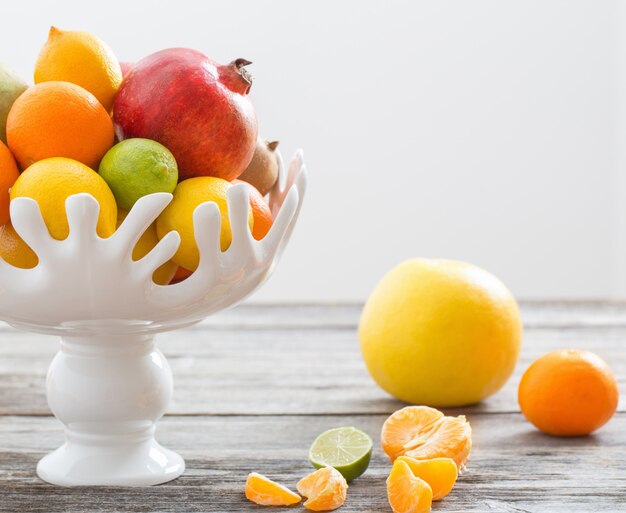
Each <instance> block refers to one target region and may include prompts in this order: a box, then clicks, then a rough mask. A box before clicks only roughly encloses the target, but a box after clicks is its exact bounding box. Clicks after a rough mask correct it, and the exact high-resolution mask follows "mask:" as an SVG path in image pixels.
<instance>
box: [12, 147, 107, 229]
mask: <svg viewBox="0 0 626 513" xmlns="http://www.w3.org/2000/svg"><path fill="white" fill-rule="evenodd" d="M80 192H87V193H89V194H91V195H92V196H93V197H94V198H95V199H96V200H97V201H98V203H99V204H100V213H99V216H98V225H97V227H96V231H97V232H98V235H100V237H109V236H110V235H111V234H112V233H113V232H114V231H115V227H116V222H117V205H116V203H115V197H114V196H113V193H112V192H111V189H109V186H108V185H107V184H106V182H105V181H104V180H103V179H102V177H101V176H100V175H99V174H98V173H96V172H95V171H94V170H93V169H91V168H89V167H87V166H86V165H85V164H81V163H80V162H78V161H76V160H72V159H67V158H63V157H52V158H49V159H44V160H40V161H39V162H35V163H34V164H33V165H32V166H30V167H29V168H28V169H26V170H25V171H24V172H23V173H22V174H21V175H20V176H19V178H18V179H17V180H16V182H15V183H14V184H13V187H11V200H14V199H15V198H19V197H22V196H24V197H27V198H32V199H34V200H35V201H37V203H38V204H39V208H40V210H41V214H42V216H43V219H44V221H45V222H46V226H47V227H48V230H49V231H50V235H52V236H53V237H54V238H55V239H59V240H62V239H65V238H66V237H67V236H68V234H69V225H68V223H67V215H66V213H65V200H66V199H67V198H68V197H69V196H71V195H72V194H78V193H80Z"/></svg>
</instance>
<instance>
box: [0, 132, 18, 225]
mask: <svg viewBox="0 0 626 513" xmlns="http://www.w3.org/2000/svg"><path fill="white" fill-rule="evenodd" d="M19 175H20V172H19V171H18V169H17V164H16V163H15V159H14V158H13V155H12V154H11V151H10V150H9V148H7V147H6V146H5V145H4V143H3V142H2V141H0V225H4V224H6V223H8V222H9V201H10V200H9V189H10V188H11V186H12V185H13V184H14V183H15V180H17V177H18V176H19Z"/></svg>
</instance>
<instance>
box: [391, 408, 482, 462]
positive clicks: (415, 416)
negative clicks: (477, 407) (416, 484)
mask: <svg viewBox="0 0 626 513" xmlns="http://www.w3.org/2000/svg"><path fill="white" fill-rule="evenodd" d="M380 437H381V443H382V448H383V450H384V451H385V453H386V454H387V455H388V456H389V458H390V460H391V461H392V462H393V461H394V460H395V459H396V458H397V457H398V456H403V455H406V456H410V457H411V458H415V459H418V460H428V459H433V458H452V459H453V460H454V462H455V463H456V464H457V467H459V468H463V466H464V465H465V462H466V461H467V458H468V456H469V453H470V450H471V449H472V428H471V427H470V424H469V422H468V421H467V420H466V418H465V416H463V415H459V416H458V417H447V416H445V415H444V414H443V413H442V412H440V411H439V410H436V409H435V408H429V407H428V406H407V407H405V408H402V409H401V410H398V411H396V412H395V413H393V414H391V416H390V417H389V418H388V419H387V420H386V421H385V423H384V424H383V429H382V433H381V435H380Z"/></svg>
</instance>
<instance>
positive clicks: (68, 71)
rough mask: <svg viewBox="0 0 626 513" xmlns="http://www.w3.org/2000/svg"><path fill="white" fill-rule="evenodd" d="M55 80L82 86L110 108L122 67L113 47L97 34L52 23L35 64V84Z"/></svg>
mask: <svg viewBox="0 0 626 513" xmlns="http://www.w3.org/2000/svg"><path fill="white" fill-rule="evenodd" d="M56 80H62V81H64V82H72V83H73V84H76V85H79V86H81V87H83V88H84V89H86V90H87V91H89V92H90V93H91V94H93V95H94V96H95V97H96V98H97V99H98V101H99V102H100V103H101V104H102V105H103V106H104V108H105V109H106V111H107V112H110V111H111V108H112V107H113V100H114V99H115V93H117V90H118V89H119V87H120V84H121V83H122V68H121V67H120V64H119V62H118V61H117V58H116V57H115V54H114V53H113V50H111V48H109V46H108V45H107V44H106V43H105V42H104V41H102V40H100V39H98V38H97V37H96V36H94V35H92V34H89V33H87V32H80V31H77V30H60V29H58V28H56V27H52V28H50V33H49V34H48V41H46V44H45V45H44V47H43V48H42V49H41V52H40V53H39V57H38V59H37V64H35V84H39V83H40V82H50V81H56Z"/></svg>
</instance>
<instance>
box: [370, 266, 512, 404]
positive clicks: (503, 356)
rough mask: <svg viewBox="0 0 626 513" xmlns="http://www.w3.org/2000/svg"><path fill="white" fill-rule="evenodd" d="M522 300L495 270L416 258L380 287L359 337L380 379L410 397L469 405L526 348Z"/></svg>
mask: <svg viewBox="0 0 626 513" xmlns="http://www.w3.org/2000/svg"><path fill="white" fill-rule="evenodd" d="M521 338H522V324H521V321H520V316H519V310H518V307H517V303H516V302H515V299H514V298H513V296H512V295H511V293H510V292H509V291H508V290H507V288H506V287H505V286H504V285H503V284H502V282H500V281H499V280H498V279H497V278H496V277H495V276H493V275H491V274H489V273H488V272H486V271H484V270H482V269H479V268H478V267H475V266H473V265H470V264H466V263H462V262H455V261H449V260H426V259H414V260H408V261H406V262H404V263H402V264H400V265H398V266H397V267H395V268H394V269H392V270H391V271H390V272H389V273H388V274H387V275H386V276H385V277H384V278H383V279H382V280H381V282H380V283H379V284H378V285H377V286H376V288H375V289H374V291H373V292H372V294H371V295H370V297H369V299H368V301H367V303H366V305H365V308H364V309H363V312H362V315H361V320H360V323H359V340H360V343H361V350H362V353H363V357H364V359H365V363H366V365H367V368H368V370H369V372H370V374H371V375H372V377H373V378H374V380H375V381H376V382H377V383H378V384H379V385H380V386H381V387H382V388H383V389H384V390H386V391H387V392H389V393H390V394H392V395H394V396H395V397H397V398H398V399H401V400H402V401H406V402H409V403H413V404H426V405H430V406H443V407H451V406H462V405H466V404H472V403H476V402H478V401H480V400H482V399H484V398H486V397H488V396H489V395H491V394H493V393H495V392H496V391H497V390H499V389H500V387H502V385H504V383H505V382H506V381H507V379H508V378H509V376H510V375H511V373H512V372H513V369H514V367H515V364H516V362H517V358H518V355H519V352H520V345H521Z"/></svg>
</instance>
